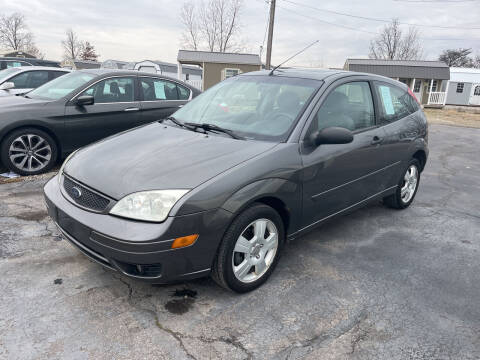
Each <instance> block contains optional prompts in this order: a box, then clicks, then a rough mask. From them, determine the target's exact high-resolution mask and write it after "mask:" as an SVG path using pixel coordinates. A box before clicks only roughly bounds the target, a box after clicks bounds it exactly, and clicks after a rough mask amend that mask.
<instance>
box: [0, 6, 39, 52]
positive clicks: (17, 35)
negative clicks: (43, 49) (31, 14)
mask: <svg viewBox="0 0 480 360" xmlns="http://www.w3.org/2000/svg"><path fill="white" fill-rule="evenodd" d="M0 46H1V47H3V48H6V49H12V50H22V51H25V52H27V50H28V49H32V48H36V46H35V43H34V40H33V34H32V33H31V32H30V31H29V29H28V27H27V24H26V21H25V16H23V15H22V14H20V13H13V14H11V15H10V16H6V15H3V16H1V17H0ZM37 51H38V49H37ZM32 55H35V54H32Z"/></svg>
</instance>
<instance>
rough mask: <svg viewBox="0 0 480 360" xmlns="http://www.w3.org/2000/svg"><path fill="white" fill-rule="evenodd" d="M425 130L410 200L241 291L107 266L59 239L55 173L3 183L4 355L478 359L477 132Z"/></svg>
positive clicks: (360, 221) (292, 251) (305, 251)
mask: <svg viewBox="0 0 480 360" xmlns="http://www.w3.org/2000/svg"><path fill="white" fill-rule="evenodd" d="M429 138H430V159H429V162H428V164H427V167H426V169H425V171H424V172H423V174H422V179H421V183H420V189H419V192H418V194H417V198H416V199H415V201H414V202H413V204H412V206H411V207H410V208H408V209H406V210H403V211H397V210H392V209H387V208H385V207H383V206H382V205H381V204H372V205H370V206H368V207H367V208H364V209H361V210H359V211H356V212H355V213H352V214H350V215H348V216H345V217H341V218H338V219H336V220H334V221H332V222H330V223H328V224H326V225H324V226H323V227H321V228H318V229H317V230H315V231H314V232H312V233H310V234H309V235H307V236H305V237H303V238H301V239H298V240H296V241H294V242H292V243H290V244H289V245H288V246H287V247H286V249H285V252H284V254H283V257H282V259H281V260H280V263H279V265H278V267H277V269H276V271H275V272H274V274H273V275H272V277H271V278H270V279H269V281H268V282H267V283H266V284H265V285H264V286H262V287H261V288H260V289H258V290H257V291H254V292H251V293H248V294H244V295H238V294H233V293H230V292H227V291H225V290H223V289H220V288H219V287H217V286H216V285H215V284H214V283H213V281H211V280H210V279H208V278H207V279H200V280H196V281H191V282H187V283H179V284H172V285H168V286H165V285H163V286H152V285H148V284H144V283H141V282H137V281H132V280H129V279H125V278H122V277H120V276H119V275H118V274H115V273H112V272H110V271H108V270H104V269H103V268H102V267H101V266H100V265H97V264H95V263H92V262H91V261H89V260H88V259H87V258H86V257H85V256H83V255H82V254H80V253H79V251H77V250H76V249H74V248H73V247H72V246H71V245H69V244H68V243H67V242H66V241H65V240H62V239H61V238H60V237H59V234H58V231H57V230H56V229H55V227H54V225H53V223H52V222H51V221H50V220H49V219H48V218H47V215H46V211H45V207H44V204H43V198H42V186H43V184H44V182H45V179H40V180H35V181H26V182H17V183H12V184H3V185H0V274H1V277H0V358H5V359H59V358H62V359H66V358H68V359H113V358H115V359H212V358H223V359H247V358H251V359H299V358H306V359H371V358H376V359H479V358H480V286H479V284H480V251H479V250H480V236H479V234H480V211H479V209H480V151H479V145H480V129H471V128H460V127H451V126H443V125H432V126H431V127H430V136H429Z"/></svg>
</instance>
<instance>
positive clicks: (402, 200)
mask: <svg viewBox="0 0 480 360" xmlns="http://www.w3.org/2000/svg"><path fill="white" fill-rule="evenodd" d="M411 169H415V172H416V176H415V178H416V181H415V185H414V188H413V183H412V182H413V181H414V180H407V177H408V178H409V179H410V177H411V176H412V174H411ZM420 169H421V166H420V162H419V161H418V160H417V159H412V160H410V162H409V163H408V166H407V167H406V169H405V171H404V172H402V177H401V178H400V181H399V182H398V186H397V190H396V191H395V193H394V194H392V195H390V196H387V197H385V198H384V199H383V203H384V204H385V205H386V206H388V207H391V208H393V209H400V210H401V209H406V208H407V207H409V206H410V204H411V203H412V202H413V199H415V195H416V194H417V190H418V186H419V185H420ZM409 174H410V175H409ZM406 181H409V182H410V186H409V185H408V184H406ZM405 186H407V189H408V190H407V191H408V196H406V193H405V194H404V195H402V189H404V187H405Z"/></svg>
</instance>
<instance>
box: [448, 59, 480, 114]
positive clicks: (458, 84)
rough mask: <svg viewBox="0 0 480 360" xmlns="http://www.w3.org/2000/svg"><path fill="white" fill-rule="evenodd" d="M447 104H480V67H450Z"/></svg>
mask: <svg viewBox="0 0 480 360" xmlns="http://www.w3.org/2000/svg"><path fill="white" fill-rule="evenodd" d="M446 104H447V105H473V106H480V69H473V68H456V67H451V68H450V81H449V83H448V89H447V101H446Z"/></svg>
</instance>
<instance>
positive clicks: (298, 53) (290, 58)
mask: <svg viewBox="0 0 480 360" xmlns="http://www.w3.org/2000/svg"><path fill="white" fill-rule="evenodd" d="M319 41H320V40H315V41H314V42H313V43H311V44H310V45H308V46H307V47H306V48H304V49H302V50H300V51H299V52H297V53H296V54H295V55H293V56H291V57H289V58H288V59H287V60H285V61H284V62H282V63H281V64H279V65H277V66H275V67H274V68H273V69H272V71H270V73H269V74H268V76H270V75H273V72H274V71H275V70H277V69H278V68H279V67H280V66H282V65H283V64H285V63H286V62H287V61H290V60H292V59H293V58H294V57H295V56H297V55H300V54H301V53H303V52H304V51H305V50H307V49H308V48H309V47H312V46H313V45H315V44H316V43H318V42H319Z"/></svg>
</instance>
